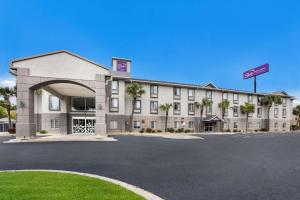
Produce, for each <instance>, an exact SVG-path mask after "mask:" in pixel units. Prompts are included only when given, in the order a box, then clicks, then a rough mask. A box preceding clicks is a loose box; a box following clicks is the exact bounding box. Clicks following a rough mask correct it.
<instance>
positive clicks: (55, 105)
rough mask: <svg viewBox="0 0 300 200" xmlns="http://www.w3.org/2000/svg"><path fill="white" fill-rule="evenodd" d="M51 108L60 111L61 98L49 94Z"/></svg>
mask: <svg viewBox="0 0 300 200" xmlns="http://www.w3.org/2000/svg"><path fill="white" fill-rule="evenodd" d="M49 110H50V111H60V99H59V98H58V97H57V96H54V95H50V96H49Z"/></svg>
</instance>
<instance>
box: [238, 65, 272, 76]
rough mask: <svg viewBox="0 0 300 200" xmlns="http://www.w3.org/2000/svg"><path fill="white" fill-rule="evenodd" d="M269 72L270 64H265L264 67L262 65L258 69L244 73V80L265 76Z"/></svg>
mask: <svg viewBox="0 0 300 200" xmlns="http://www.w3.org/2000/svg"><path fill="white" fill-rule="evenodd" d="M267 72H269V64H264V65H261V66H259V67H256V68H254V69H251V70H248V71H246V72H244V74H243V77H244V79H248V78H251V77H255V76H257V75H260V74H264V73H267Z"/></svg>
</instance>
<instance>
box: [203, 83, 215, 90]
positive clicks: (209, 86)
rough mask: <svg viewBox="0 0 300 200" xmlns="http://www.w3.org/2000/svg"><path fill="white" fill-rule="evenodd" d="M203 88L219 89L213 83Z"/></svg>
mask: <svg viewBox="0 0 300 200" xmlns="http://www.w3.org/2000/svg"><path fill="white" fill-rule="evenodd" d="M203 87H207V88H215V89H218V87H217V86H216V85H214V84H213V83H207V84H206V85H203Z"/></svg>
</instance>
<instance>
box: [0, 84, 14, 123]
mask: <svg viewBox="0 0 300 200" xmlns="http://www.w3.org/2000/svg"><path fill="white" fill-rule="evenodd" d="M16 93H17V89H16V87H13V88H9V87H0V96H1V97H2V98H3V101H2V103H1V104H2V105H0V106H2V107H4V108H5V109H6V111H7V116H8V124H9V128H12V125H11V107H12V105H11V102H10V98H11V97H14V96H16Z"/></svg>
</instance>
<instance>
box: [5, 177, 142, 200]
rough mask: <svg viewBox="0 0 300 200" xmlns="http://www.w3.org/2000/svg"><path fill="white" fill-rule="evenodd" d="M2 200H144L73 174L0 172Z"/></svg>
mask: <svg viewBox="0 0 300 200" xmlns="http://www.w3.org/2000/svg"><path fill="white" fill-rule="evenodd" d="M0 199H2V200H12V199H14V200H18V199H22V200H41V199H43V200H53V199H55V200H70V199H72V200H84V199H86V200H94V199H97V200H122V199H124V200H125V199H126V200H127V199H128V200H133V199H134V200H143V199H144V198H143V197H140V196H138V195H136V194H134V193H133V192H131V191H129V190H126V189H124V188H122V187H121V186H118V185H115V184H112V183H109V182H106V181H103V180H99V179H96V178H91V177H86V176H80V175H76V174H67V173H57V172H43V171H18V172H0Z"/></svg>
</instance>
